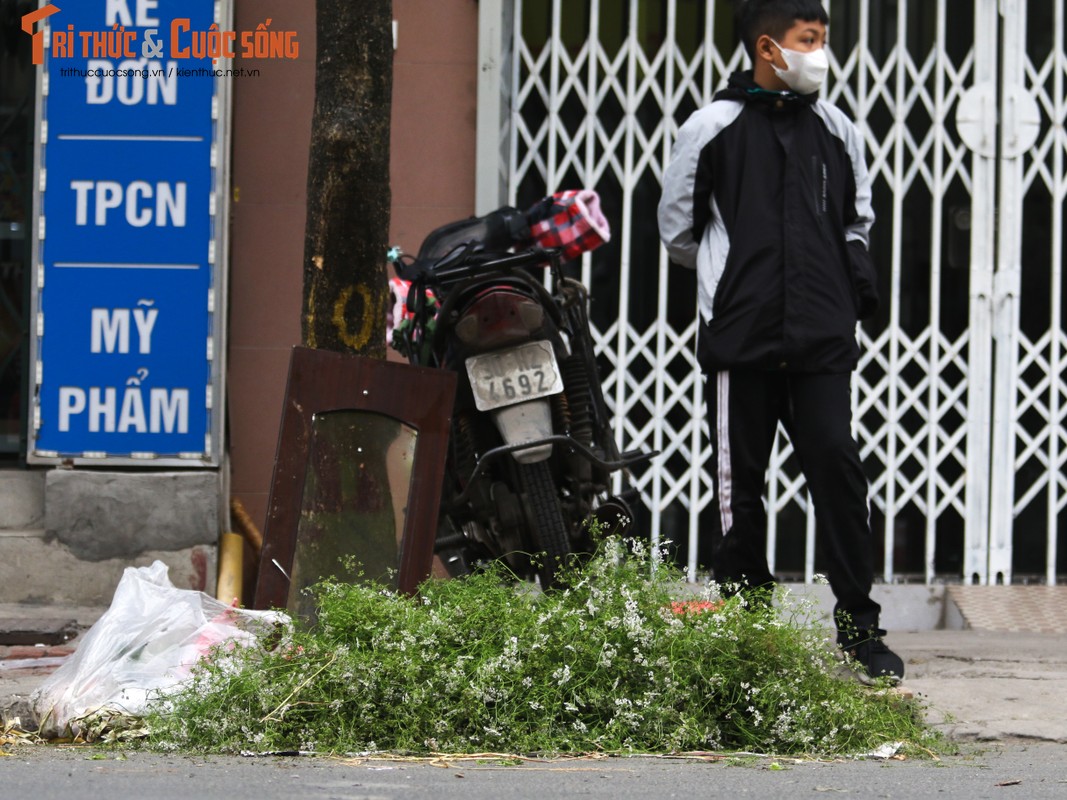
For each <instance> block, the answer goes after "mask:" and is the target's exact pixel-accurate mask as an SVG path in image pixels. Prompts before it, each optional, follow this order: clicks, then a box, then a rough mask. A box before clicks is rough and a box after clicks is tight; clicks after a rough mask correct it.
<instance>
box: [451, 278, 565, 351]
mask: <svg viewBox="0 0 1067 800" xmlns="http://www.w3.org/2000/svg"><path fill="white" fill-rule="evenodd" d="M544 319H545V310H544V309H543V308H542V307H541V305H540V304H539V303H536V302H534V301H533V300H531V299H530V298H529V297H526V296H525V295H521V294H517V293H515V292H508V291H499V290H489V291H488V292H486V293H485V294H483V295H481V296H480V297H478V298H477V299H476V300H475V301H474V302H473V303H471V305H469V306H468V307H467V309H466V310H465V311H464V312H463V315H462V316H461V317H460V318H459V321H458V322H456V325H455V331H456V336H458V337H459V339H460V341H461V342H463V343H464V344H467V345H477V346H478V347H479V348H484V349H489V348H493V347H498V346H500V345H502V344H507V343H508V342H513V341H521V340H525V339H528V338H530V334H531V333H533V332H534V331H536V330H538V329H540V328H541V326H542V324H543V323H544Z"/></svg>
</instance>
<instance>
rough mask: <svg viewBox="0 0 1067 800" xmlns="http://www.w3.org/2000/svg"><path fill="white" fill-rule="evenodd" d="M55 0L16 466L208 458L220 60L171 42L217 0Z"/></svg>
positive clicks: (211, 457)
mask: <svg viewBox="0 0 1067 800" xmlns="http://www.w3.org/2000/svg"><path fill="white" fill-rule="evenodd" d="M55 5H57V6H59V8H58V9H56V10H55V11H54V12H53V13H52V14H51V16H50V17H49V18H48V20H47V22H48V25H49V27H50V37H49V39H48V40H47V42H48V44H47V47H46V48H45V54H44V63H43V65H42V66H41V67H40V69H42V70H43V74H42V81H41V111H40V114H41V121H42V122H41V144H40V148H39V149H40V157H39V166H40V170H41V172H40V174H41V182H40V186H39V187H38V211H39V224H40V231H39V242H38V273H37V281H36V286H35V287H34V290H35V291H34V297H35V307H36V309H37V312H38V316H37V331H36V334H37V335H36V337H35V349H34V353H35V361H36V366H37V381H36V386H35V387H34V397H33V398H32V400H33V405H34V409H35V418H34V422H33V426H32V430H31V434H30V453H29V457H30V460H31V461H35V462H46V463H48V462H54V461H58V460H68V459H69V460H75V461H85V460H99V459H103V460H109V459H110V460H115V459H120V460H122V459H139V460H143V459H158V460H160V463H167V464H174V463H187V464H188V465H189V466H202V465H204V464H205V463H206V464H214V463H217V454H216V452H215V451H216V449H217V440H218V438H219V435H220V434H219V425H220V419H219V414H218V409H217V406H218V405H219V403H216V402H215V400H216V399H219V398H218V395H219V393H218V392H217V391H214V389H215V384H217V382H218V379H219V374H218V373H219V370H218V364H217V359H216V352H215V351H216V349H217V348H216V346H215V343H216V339H217V337H218V330H217V326H218V320H217V314H216V312H215V306H216V291H217V287H218V280H217V276H216V271H217V268H218V265H217V260H218V259H217V258H216V256H217V255H219V254H218V253H217V250H219V249H220V248H219V247H218V245H219V238H218V236H219V232H220V229H221V226H220V225H219V219H220V216H219V211H220V209H219V208H218V204H219V203H220V202H223V200H224V198H223V192H221V191H220V190H219V189H220V187H219V186H218V175H219V174H220V171H219V169H218V166H217V159H218V148H217V142H218V135H219V124H218V122H219V100H218V93H217V89H218V84H219V79H218V77H217V76H216V70H217V68H218V66H219V65H218V64H217V63H213V61H212V59H211V58H209V57H208V58H202V59H196V58H193V57H192V51H191V48H188V47H178V48H175V47H174V46H172V45H173V43H172V34H174V43H177V44H179V45H181V44H183V43H187V41H186V40H183V39H180V38H178V37H177V34H182V35H188V36H189V38H190V39H191V35H192V33H193V32H197V31H201V32H206V31H208V30H209V28H211V27H212V26H213V25H214V26H215V27H214V28H212V30H218V29H219V24H220V20H217V19H216V17H215V13H216V3H215V2H214V0H68V2H63V0H57V2H56V4H55ZM213 442H214V444H213Z"/></svg>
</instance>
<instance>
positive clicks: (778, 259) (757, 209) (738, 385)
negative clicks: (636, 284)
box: [659, 0, 904, 680]
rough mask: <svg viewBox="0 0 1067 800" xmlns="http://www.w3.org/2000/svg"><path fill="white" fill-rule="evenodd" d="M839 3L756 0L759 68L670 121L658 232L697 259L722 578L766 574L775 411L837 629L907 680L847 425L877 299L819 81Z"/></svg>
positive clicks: (859, 146) (677, 258)
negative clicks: (832, 8) (803, 490)
mask: <svg viewBox="0 0 1067 800" xmlns="http://www.w3.org/2000/svg"><path fill="white" fill-rule="evenodd" d="M828 22H829V20H828V18H827V15H826V12H825V10H824V9H823V7H822V3H821V2H820V0H748V1H747V2H745V3H744V5H743V6H742V7H741V8H740V10H739V14H738V23H739V30H740V33H741V37H742V41H743V42H744V45H745V49H746V50H747V52H748V55H749V58H750V59H751V60H752V63H753V65H754V66H753V69H752V70H751V71H746V72H739V73H735V74H734V75H732V76H731V77H730V80H729V84H728V87H727V88H726V89H724V90H723V91H721V92H719V93H718V94H716V95H715V98H714V100H713V102H712V103H711V104H710V105H708V106H707V107H705V108H703V109H700V110H699V111H697V112H696V113H694V114H693V115H692V116H691V117H690V118H689V120H688V121H687V122H686V123H685V125H683V126H682V127H681V129H680V130H679V131H678V140H677V142H676V143H675V146H674V150H673V152H672V155H671V161H670V164H669V165H668V167H667V170H666V172H665V174H664V178H663V197H662V199H661V201H660V205H659V228H660V236H661V238H662V239H663V242H664V244H665V245H666V246H667V250H668V253H669V254H670V257H671V260H672V261H674V262H677V263H679V264H682V265H683V266H687V267H690V268H695V269H696V270H697V276H698V308H699V314H700V330H699V338H698V346H697V356H698V360H699V362H700V365H701V368H702V369H703V370H704V372H705V373H706V374H707V376H708V386H709V392H708V395H709V400H708V406H709V414H710V416H711V420H712V424H711V426H710V427H711V434H712V445H713V447H714V451H715V453H716V458H717V469H716V476H715V488H716V498H717V503H718V508H719V515H720V520H721V523H722V539H721V540H720V541H719V542H718V543H717V546H716V548H715V551H714V556H713V568H714V571H715V578H716V580H718V581H719V582H720V583H727V584H730V583H736V584H745V585H747V586H750V587H759V586H763V585H768V584H772V583H773V581H774V576H773V575H771V574H770V571H769V568H768V564H767V558H766V553H765V551H766V526H767V516H766V511H765V510H764V506H763V486H764V482H765V478H766V471H767V465H768V461H769V459H770V452H771V447H772V444H773V441H774V436H775V431H776V430H777V426H778V423H779V421H781V422H782V423H783V425H784V426H785V428H786V430H787V432H788V434H789V437H790V439H791V440H792V443H793V448H794V450H795V452H796V454H797V458H798V461H799V463H800V467H801V470H802V471H803V473H804V477H805V478H806V480H807V483H808V487H809V489H810V491H811V496H812V500H813V502H814V505H815V515H816V520H817V522H818V524H819V531H820V539H821V545H822V547H823V552H824V554H825V557H826V560H827V564H828V567H829V568H828V570H827V572H828V578H829V581H830V586H831V588H832V589H833V592H834V595H835V597H836V600H837V604H836V606H835V609H834V618H835V621H836V623H837V630H838V634H837V641H838V644H839V646H841V647H842V648H843V649H844V650H846V651H847V652H849V653H851V654H852V655H853V656H854V657H855V659H856V660H857V661H858V662H859V663H860V664H861V665H862V666H863V667H864V668H865V669H866V670H867V673H868V675H870V676H871V677H882V676H885V677H889V678H891V679H895V680H899V679H901V678H903V676H904V664H903V662H902V661H901V659H900V657H899V656H897V655H896V654H895V653H893V652H892V651H891V650H889V648H887V647H886V645H885V644H884V642H883V641H882V636H884V635H885V631H883V630H881V629H879V627H878V617H879V613H880V611H881V609H880V607H879V606H878V604H877V603H875V602H874V601H873V600H872V599H871V596H870V590H871V583H872V580H873V572H874V570H873V555H872V542H873V534H872V531H871V528H870V520H869V509H868V504H867V481H866V478H865V477H864V474H863V467H862V464H861V462H860V457H859V447H858V445H857V444H856V441H855V439H853V437H852V432H851V416H852V415H851V405H850V381H851V372H852V370H853V369H855V366H856V362H857V360H858V357H859V347H858V345H857V343H856V335H855V333H856V321H857V319H862V318H865V317H867V316H869V315H870V314H872V313H873V312H874V310H875V308H876V307H877V302H878V298H877V290H876V284H877V276H876V273H875V269H874V264H873V262H872V261H871V258H870V255H869V254H868V252H867V243H868V231H869V229H870V226H871V223H872V222H873V221H874V215H873V212H872V210H871V187H870V179H869V177H868V175H867V167H866V164H865V163H864V156H863V141H862V139H861V137H860V135H859V133H858V132H857V130H856V128H855V126H854V125H853V124H852V122H851V121H850V120H849V119H848V118H847V117H846V116H845V115H844V113H843V112H841V111H840V110H838V109H837V108H836V107H834V106H832V105H830V104H828V103H826V102H824V101H822V100H820V99H819V96H818V92H819V87H820V86H821V85H822V81H823V79H824V78H825V75H826V72H827V70H828V62H827V58H826V52H825V50H824V45H825V43H826V26H827V24H828Z"/></svg>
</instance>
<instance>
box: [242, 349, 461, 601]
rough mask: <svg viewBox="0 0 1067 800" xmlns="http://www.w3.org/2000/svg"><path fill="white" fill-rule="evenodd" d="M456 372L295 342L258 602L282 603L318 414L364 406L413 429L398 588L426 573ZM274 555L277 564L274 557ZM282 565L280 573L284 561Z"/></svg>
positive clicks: (411, 587)
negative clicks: (414, 437)
mask: <svg viewBox="0 0 1067 800" xmlns="http://www.w3.org/2000/svg"><path fill="white" fill-rule="evenodd" d="M455 390H456V375H455V373H453V372H450V371H448V370H436V369H428V368H425V367H413V366H410V365H408V364H402V363H397V362H391V361H384V360H382V359H376V358H367V357H365V356H357V355H349V354H345V353H337V352H333V351H329V350H315V349H312V348H308V347H295V348H293V353H292V357H291V359H290V362H289V380H288V384H287V386H286V391H285V408H284V411H283V414H282V424H281V432H280V434H279V437H278V450H277V455H276V457H275V461H274V478H273V480H272V482H271V491H270V501H269V503H268V510H267V525H266V529H265V531H264V535H263V551H262V554H261V556H260V562H259V575H258V578H257V581H256V593H255V601H254V603H253V606H254V607H255V608H285V606H286V602H287V598H288V594H289V578H288V577H286V576H287V575H291V574H292V567H293V560H294V558H295V555H296V553H295V551H296V540H297V531H298V526H299V523H300V510H301V503H302V498H303V496H304V484H305V481H306V477H307V467H308V457H309V450H310V445H311V429H312V428H311V424H312V417H313V416H314V415H315V414H323V413H326V412H330V411H368V412H372V413H377V414H382V415H384V416H387V417H392V418H393V419H395V420H398V421H400V422H402V423H404V424H406V425H409V426H411V427H412V428H414V429H415V430H416V431H417V432H418V440H417V443H416V445H415V459H414V464H413V466H412V474H411V486H410V493H409V496H408V506H407V514H406V516H405V519H404V529H403V536H402V540H401V545H400V570H399V575H398V586H397V588H398V589H399V590H400V591H402V592H405V593H407V594H412V593H414V592H415V590H416V588H417V587H418V585H419V584H420V583H421V582H422V581H424V580H425V579H426V578H427V577H429V575H430V570H431V568H432V565H433V544H434V538H435V537H436V533H437V517H438V513H439V511H440V503H441V486H442V480H443V475H444V465H445V456H446V454H447V448H448V430H449V424H450V422H451V415H452V404H453V401H454V399H455ZM275 562H277V564H275ZM279 566H280V567H281V568H282V569H284V570H285V573H284V574H283V572H282V569H279Z"/></svg>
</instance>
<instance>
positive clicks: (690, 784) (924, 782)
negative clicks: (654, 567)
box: [0, 743, 1067, 800]
mask: <svg viewBox="0 0 1067 800" xmlns="http://www.w3.org/2000/svg"><path fill="white" fill-rule="evenodd" d="M0 774H2V776H3V786H4V796H5V797H42V796H43V797H57V798H61V797H72V798H79V797H106V798H109V800H124V799H125V798H138V800H140V798H143V797H151V798H152V800H172V799H173V800H179V799H180V800H187V798H198V799H199V800H210V799H211V798H225V799H226V800H245V799H246V798H247V800H273V798H279V799H280V798H286V799H288V798H291V797H293V796H297V797H300V798H301V800H305V799H306V800H316V799H317V798H329V799H330V800H340V799H341V798H346V799H348V798H351V799H352V800H355V799H356V798H359V799H360V800H394V799H395V800H401V799H402V798H410V797H433V798H440V800H452V799H453V798H454V799H455V800H497V798H500V797H509V798H510V797H524V798H525V797H530V798H537V799H538V800H553V798H574V797H590V798H599V797H603V798H611V800H639V799H640V800H647V799H648V798H671V797H679V798H681V797H730V798H735V797H770V798H778V797H801V796H816V797H818V796H830V797H836V796H841V795H851V796H857V797H864V798H909V799H910V798H927V797H930V798H933V797H937V798H961V799H962V798H965V799H966V800H980V799H981V798H996V799H997V800H1005V798H1012V797H1017V798H1024V797H1025V798H1027V800H1044V799H1045V798H1048V799H1049V800H1052V798H1056V800H1060V798H1063V797H1064V796H1067V766H1065V760H1064V748H1063V747H1062V746H1060V745H1055V744H1048V743H1045V744H1037V745H1021V744H1013V745H1010V746H1002V745H995V746H984V747H982V748H978V747H977V746H975V745H968V746H967V749H966V752H965V753H964V754H962V755H959V756H953V757H949V758H945V759H943V760H941V761H911V760H909V761H855V760H852V761H835V762H812V761H804V762H796V761H791V760H781V759H780V760H775V761H772V760H769V759H765V758H760V759H738V758H734V759H717V760H714V761H697V760H677V759H663V758H632V759H631V758H609V759H599V760H570V761H562V762H553V763H545V762H539V763H538V762H534V763H525V764H522V765H518V766H505V765H498V764H493V763H486V762H483V763H461V762H455V763H452V764H448V765H439V766H438V765H431V764H427V763H403V762H392V761H375V760H358V759H357V760H351V761H347V762H346V761H341V760H336V759H325V758H241V757H239V756H233V757H225V758H223V757H210V758H200V757H188V756H167V755H158V754H151V753H130V754H127V755H116V754H114V753H108V754H104V753H101V752H100V751H99V750H98V749H72V748H69V747H47V748H44V747H23V748H20V749H17V750H16V751H15V754H14V755H13V756H11V757H8V758H0Z"/></svg>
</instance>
